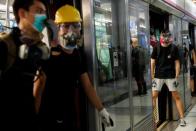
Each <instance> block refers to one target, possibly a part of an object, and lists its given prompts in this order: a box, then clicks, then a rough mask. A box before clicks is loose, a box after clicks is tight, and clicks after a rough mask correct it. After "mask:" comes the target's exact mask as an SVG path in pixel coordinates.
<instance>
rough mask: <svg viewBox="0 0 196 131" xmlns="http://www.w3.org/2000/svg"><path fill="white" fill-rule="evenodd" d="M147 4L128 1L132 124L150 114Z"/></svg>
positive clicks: (137, 122)
mask: <svg viewBox="0 0 196 131" xmlns="http://www.w3.org/2000/svg"><path fill="white" fill-rule="evenodd" d="M148 12H149V11H148V6H147V5H143V4H139V3H137V2H133V1H132V0H130V1H129V18H130V20H129V31H130V34H131V42H130V44H131V47H132V79H131V83H132V91H133V107H134V109H133V110H134V119H133V123H134V126H136V125H137V124H139V123H140V122H142V121H143V120H145V119H147V117H149V116H151V114H152V100H151V78H150V65H149V63H150V45H149V28H148V26H149V24H148V15H149V13H148Z"/></svg>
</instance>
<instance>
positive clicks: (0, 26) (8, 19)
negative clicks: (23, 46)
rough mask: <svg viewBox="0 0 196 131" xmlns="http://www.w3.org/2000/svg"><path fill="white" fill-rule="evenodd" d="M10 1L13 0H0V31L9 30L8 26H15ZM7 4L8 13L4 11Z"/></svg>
mask: <svg viewBox="0 0 196 131" xmlns="http://www.w3.org/2000/svg"><path fill="white" fill-rule="evenodd" d="M12 3H13V0H1V1H0V32H5V31H10V30H9V29H10V28H9V27H15V26H17V25H16V21H15V18H14V15H13V9H12ZM7 5H8V14H7V13H6V11H7Z"/></svg>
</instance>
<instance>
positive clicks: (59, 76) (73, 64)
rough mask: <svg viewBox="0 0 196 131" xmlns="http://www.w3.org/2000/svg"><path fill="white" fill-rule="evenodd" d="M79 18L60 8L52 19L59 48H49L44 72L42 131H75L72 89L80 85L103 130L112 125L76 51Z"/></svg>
mask: <svg viewBox="0 0 196 131" xmlns="http://www.w3.org/2000/svg"><path fill="white" fill-rule="evenodd" d="M81 21H82V20H81V17H80V14H79V11H78V10H77V9H76V8H74V7H73V6H70V5H65V6H62V7H61V8H59V9H58V10H57V12H56V15H55V23H56V24H57V26H58V29H59V32H58V35H59V44H58V45H55V44H54V45H51V46H53V48H52V49H51V57H50V59H49V60H48V61H47V64H46V66H45V68H43V69H44V72H45V73H46V75H47V81H46V87H45V90H44V93H43V98H42V103H41V108H40V114H41V121H42V124H41V125H42V130H44V131H45V130H49V129H50V130H54V131H65V130H70V131H77V130H79V128H80V127H78V125H77V122H76V118H77V116H76V114H77V113H76V110H77V109H78V108H76V105H75V89H76V87H77V86H78V82H79V81H80V82H81V83H82V86H83V88H84V91H85V93H86V95H87V97H88V98H89V100H90V102H91V103H92V104H93V105H94V107H95V108H96V109H97V110H98V111H99V115H100V117H101V118H102V121H103V122H104V124H105V126H112V125H113V121H112V119H111V117H110V115H109V113H108V112H107V111H106V109H105V108H104V107H103V105H102V103H101V101H100V98H99V97H98V96H97V94H96V91H95V89H94V87H93V85H92V83H91V82H90V79H89V76H88V74H87V69H86V67H85V66H84V65H86V64H85V62H84V61H83V60H84V59H83V55H81V54H80V53H81V52H80V51H79V50H78V45H80V44H81V43H80V42H81V41H82V40H81V34H80V31H81Z"/></svg>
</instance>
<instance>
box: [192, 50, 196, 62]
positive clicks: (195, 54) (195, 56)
mask: <svg viewBox="0 0 196 131" xmlns="http://www.w3.org/2000/svg"><path fill="white" fill-rule="evenodd" d="M192 56H193V62H194V65H196V53H195V51H194V50H193V51H192Z"/></svg>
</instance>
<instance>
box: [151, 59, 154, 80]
mask: <svg viewBox="0 0 196 131" xmlns="http://www.w3.org/2000/svg"><path fill="white" fill-rule="evenodd" d="M154 74H155V60H153V59H151V78H152V79H153V78H154Z"/></svg>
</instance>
